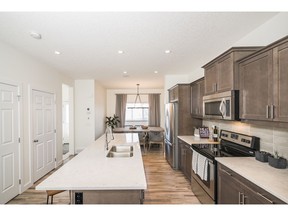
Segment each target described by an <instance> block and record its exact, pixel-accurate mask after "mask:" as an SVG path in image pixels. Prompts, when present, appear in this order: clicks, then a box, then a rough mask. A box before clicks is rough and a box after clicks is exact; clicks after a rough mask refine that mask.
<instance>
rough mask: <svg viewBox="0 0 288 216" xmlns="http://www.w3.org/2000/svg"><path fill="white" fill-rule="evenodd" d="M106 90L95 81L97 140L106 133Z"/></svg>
mask: <svg viewBox="0 0 288 216" xmlns="http://www.w3.org/2000/svg"><path fill="white" fill-rule="evenodd" d="M105 117H106V88H104V87H103V86H102V85H101V84H100V83H99V82H97V81H95V139H98V138H99V137H100V136H101V135H102V134H103V133H104V132H105Z"/></svg>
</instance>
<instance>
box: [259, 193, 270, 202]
mask: <svg viewBox="0 0 288 216" xmlns="http://www.w3.org/2000/svg"><path fill="white" fill-rule="evenodd" d="M257 195H259V196H260V197H262V198H263V199H265V200H266V201H267V202H269V203H271V204H273V201H272V200H270V199H268V198H267V197H265V196H264V195H262V194H261V193H259V192H257Z"/></svg>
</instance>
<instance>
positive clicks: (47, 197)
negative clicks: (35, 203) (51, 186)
mask: <svg viewBox="0 0 288 216" xmlns="http://www.w3.org/2000/svg"><path fill="white" fill-rule="evenodd" d="M48 203H49V196H48V195H47V203H46V204H47V205H48Z"/></svg>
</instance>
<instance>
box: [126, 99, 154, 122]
mask: <svg viewBox="0 0 288 216" xmlns="http://www.w3.org/2000/svg"><path fill="white" fill-rule="evenodd" d="M148 113H149V104H148V103H142V104H140V103H139V104H134V103H127V104H126V118H125V126H131V125H148Z"/></svg>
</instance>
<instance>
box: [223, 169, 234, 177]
mask: <svg viewBox="0 0 288 216" xmlns="http://www.w3.org/2000/svg"><path fill="white" fill-rule="evenodd" d="M222 171H223V172H224V173H226V174H227V175H229V176H232V174H231V173H229V172H228V171H226V170H224V169H222Z"/></svg>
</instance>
